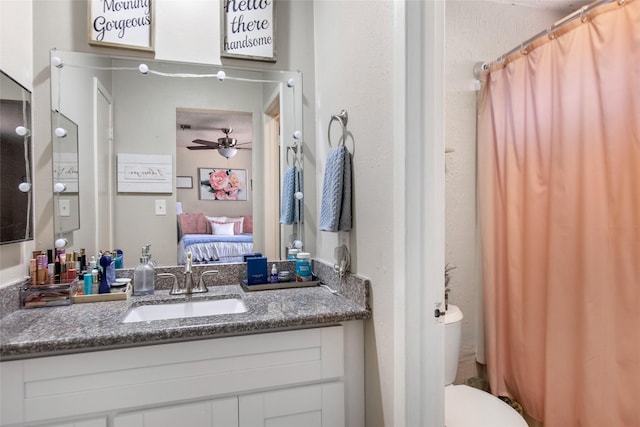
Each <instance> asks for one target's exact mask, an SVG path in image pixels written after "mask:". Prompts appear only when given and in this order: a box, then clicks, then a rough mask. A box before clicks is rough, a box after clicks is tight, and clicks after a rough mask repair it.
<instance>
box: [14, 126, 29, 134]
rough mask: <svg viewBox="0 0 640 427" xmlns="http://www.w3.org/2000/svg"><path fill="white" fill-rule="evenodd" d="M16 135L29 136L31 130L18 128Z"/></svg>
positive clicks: (22, 127)
mask: <svg viewBox="0 0 640 427" xmlns="http://www.w3.org/2000/svg"><path fill="white" fill-rule="evenodd" d="M16 133H17V134H18V135H20V136H29V135H30V134H31V132H29V129H27V128H26V127H24V126H18V127H17V128H16Z"/></svg>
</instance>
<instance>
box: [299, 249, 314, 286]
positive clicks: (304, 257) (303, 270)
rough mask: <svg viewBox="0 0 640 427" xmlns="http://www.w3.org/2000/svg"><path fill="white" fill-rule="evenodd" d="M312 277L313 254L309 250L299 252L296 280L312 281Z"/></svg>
mask: <svg viewBox="0 0 640 427" xmlns="http://www.w3.org/2000/svg"><path fill="white" fill-rule="evenodd" d="M312 278H313V274H312V273H311V254H310V253H308V252H298V255H297V259H296V282H310V281H311V279H312Z"/></svg>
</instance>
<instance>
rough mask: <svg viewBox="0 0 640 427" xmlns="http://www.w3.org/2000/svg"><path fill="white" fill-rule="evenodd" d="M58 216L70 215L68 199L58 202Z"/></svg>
mask: <svg viewBox="0 0 640 427" xmlns="http://www.w3.org/2000/svg"><path fill="white" fill-rule="evenodd" d="M58 214H59V215H60V216H70V215H71V202H70V201H69V199H60V200H58Z"/></svg>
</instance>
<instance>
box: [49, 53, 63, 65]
mask: <svg viewBox="0 0 640 427" xmlns="http://www.w3.org/2000/svg"><path fill="white" fill-rule="evenodd" d="M51 65H53V66H54V67H56V68H62V66H63V65H64V62H62V59H60V58H59V57H57V56H54V57H53V58H51Z"/></svg>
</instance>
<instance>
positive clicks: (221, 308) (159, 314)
mask: <svg viewBox="0 0 640 427" xmlns="http://www.w3.org/2000/svg"><path fill="white" fill-rule="evenodd" d="M246 311H247V306H246V305H244V301H242V300H241V299H240V298H227V299H215V300H200V301H186V302H175V303H170V302H169V303H162V304H154V305H140V306H137V307H133V308H132V309H130V310H129V312H128V313H127V315H126V316H125V318H124V320H123V323H131V322H149V321H151V320H166V319H182V318H185V317H200V316H214V315H216V314H234V313H245V312H246Z"/></svg>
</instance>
